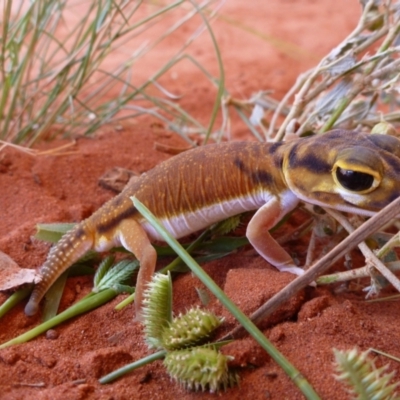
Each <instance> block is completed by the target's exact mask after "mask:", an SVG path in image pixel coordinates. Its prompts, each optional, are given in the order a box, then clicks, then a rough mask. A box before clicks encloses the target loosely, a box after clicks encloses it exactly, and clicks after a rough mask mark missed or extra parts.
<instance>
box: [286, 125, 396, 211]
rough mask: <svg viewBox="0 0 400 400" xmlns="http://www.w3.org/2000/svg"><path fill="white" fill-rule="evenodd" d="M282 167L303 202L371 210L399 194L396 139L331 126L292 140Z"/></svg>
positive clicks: (345, 209)
mask: <svg viewBox="0 0 400 400" xmlns="http://www.w3.org/2000/svg"><path fill="white" fill-rule="evenodd" d="M283 173H284V176H285V179H286V182H287V184H288V186H289V187H290V189H291V190H292V191H293V192H295V193H296V194H297V196H298V197H299V198H301V199H302V200H304V201H306V202H309V203H312V204H318V205H322V206H326V207H331V208H335V209H337V210H342V211H348V212H354V213H357V214H366V215H372V214H373V213H374V212H376V211H379V210H380V209H381V208H383V207H384V206H386V205H387V204H389V203H390V202H391V201H393V200H394V199H395V198H397V197H399V196H400V140H399V139H397V138H395V137H393V136H387V135H379V134H375V135H369V134H364V133H359V132H353V131H344V130H334V131H331V132H328V133H326V134H323V135H318V136H314V137H311V138H307V139H304V140H301V141H299V142H297V143H296V144H294V145H293V146H292V148H291V150H290V152H289V154H288V155H287V157H286V158H285V161H284V166H283Z"/></svg>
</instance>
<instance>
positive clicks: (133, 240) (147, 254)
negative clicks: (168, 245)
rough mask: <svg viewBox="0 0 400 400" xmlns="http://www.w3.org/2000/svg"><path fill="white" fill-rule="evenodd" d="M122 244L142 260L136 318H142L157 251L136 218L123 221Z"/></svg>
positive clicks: (136, 294) (137, 291) (136, 292)
mask: <svg viewBox="0 0 400 400" xmlns="http://www.w3.org/2000/svg"><path fill="white" fill-rule="evenodd" d="M119 234H120V241H121V244H122V245H123V246H124V247H125V248H126V249H127V250H129V251H131V252H132V253H133V254H134V255H135V256H136V257H137V259H138V260H139V262H140V269H139V274H138V277H137V283H136V291H135V308H136V319H138V320H141V317H142V315H141V312H142V306H143V292H144V290H145V289H146V286H147V284H148V283H149V282H150V280H151V277H152V276H153V274H154V271H155V268H156V262H157V253H156V250H155V249H154V247H153V246H152V244H151V242H150V239H149V238H148V236H147V233H146V231H145V230H144V229H143V227H142V226H141V225H140V223H139V222H137V221H135V220H129V219H128V220H125V221H122V222H121V224H120V226H119Z"/></svg>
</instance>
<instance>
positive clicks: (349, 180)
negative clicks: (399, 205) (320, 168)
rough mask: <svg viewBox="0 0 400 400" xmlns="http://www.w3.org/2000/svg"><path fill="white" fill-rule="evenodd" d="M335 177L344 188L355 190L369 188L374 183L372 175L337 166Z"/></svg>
mask: <svg viewBox="0 0 400 400" xmlns="http://www.w3.org/2000/svg"><path fill="white" fill-rule="evenodd" d="M336 177H337V180H338V181H339V182H340V184H341V185H342V186H343V187H344V188H346V189H349V190H352V191H355V192H360V191H363V190H366V189H369V188H370V187H371V186H372V184H373V183H374V177H373V176H372V175H370V174H366V173H365V172H358V171H353V170H351V169H343V168H339V167H338V168H337V169H336Z"/></svg>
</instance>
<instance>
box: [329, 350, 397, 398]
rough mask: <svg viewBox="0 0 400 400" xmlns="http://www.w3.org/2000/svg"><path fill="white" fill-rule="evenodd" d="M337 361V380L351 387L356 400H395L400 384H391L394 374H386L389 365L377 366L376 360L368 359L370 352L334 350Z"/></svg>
mask: <svg viewBox="0 0 400 400" xmlns="http://www.w3.org/2000/svg"><path fill="white" fill-rule="evenodd" d="M333 352H334V355H335V359H336V370H337V372H338V375H337V376H336V378H337V379H338V380H340V381H344V382H346V383H347V384H348V386H349V387H350V390H349V391H350V393H351V394H352V396H353V398H355V399H374V400H395V399H398V397H397V396H396V393H395V391H396V388H397V387H398V385H399V383H394V384H390V381H391V379H392V378H393V375H394V372H391V373H386V370H387V367H388V366H387V365H386V366H383V367H381V368H377V367H376V366H375V363H374V360H372V359H370V358H369V357H368V355H369V351H365V352H360V351H359V350H357V349H352V350H348V351H340V350H336V349H333Z"/></svg>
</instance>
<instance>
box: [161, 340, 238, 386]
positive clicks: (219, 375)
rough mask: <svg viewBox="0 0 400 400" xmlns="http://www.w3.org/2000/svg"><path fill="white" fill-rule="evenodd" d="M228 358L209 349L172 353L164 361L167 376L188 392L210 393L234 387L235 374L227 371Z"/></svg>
mask: <svg viewBox="0 0 400 400" xmlns="http://www.w3.org/2000/svg"><path fill="white" fill-rule="evenodd" d="M228 361H229V357H227V356H225V355H223V354H221V353H219V352H218V351H216V350H215V349H213V348H210V347H194V348H191V349H187V350H177V351H172V352H170V353H168V354H167V356H166V357H165V359H164V365H165V367H166V369H167V371H168V373H169V375H170V376H171V377H172V378H173V379H175V380H176V381H177V382H179V383H180V384H181V385H182V386H183V387H185V388H186V389H189V390H196V391H197V390H202V391H205V390H209V391H210V392H211V393H214V392H216V391H217V390H220V389H224V390H226V389H227V388H228V387H230V386H232V385H234V384H235V383H237V381H238V377H237V375H236V374H231V373H229V371H228Z"/></svg>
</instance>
